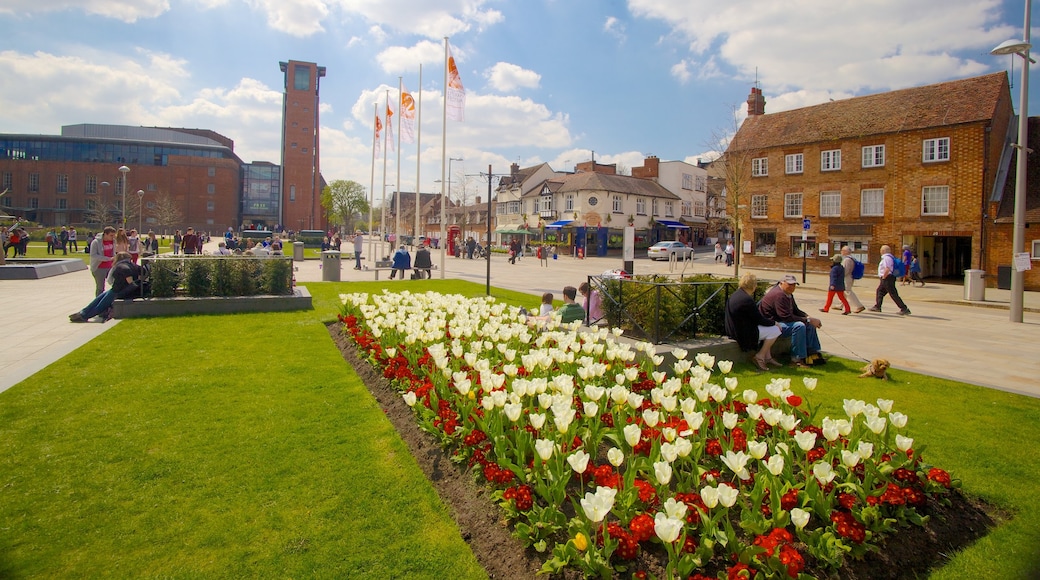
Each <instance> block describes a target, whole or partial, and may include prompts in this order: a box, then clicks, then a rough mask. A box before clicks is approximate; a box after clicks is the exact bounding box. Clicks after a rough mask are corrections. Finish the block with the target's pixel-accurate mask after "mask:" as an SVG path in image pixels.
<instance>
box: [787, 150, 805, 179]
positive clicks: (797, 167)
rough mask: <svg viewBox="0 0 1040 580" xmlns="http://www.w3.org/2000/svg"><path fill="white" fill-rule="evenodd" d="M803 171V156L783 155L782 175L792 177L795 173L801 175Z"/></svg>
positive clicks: (795, 154) (799, 154) (798, 154)
mask: <svg viewBox="0 0 1040 580" xmlns="http://www.w3.org/2000/svg"><path fill="white" fill-rule="evenodd" d="M804 171H805V156H804V155H802V154H801V153H791V154H790V155H784V173H786V174H787V175H792V174H795V173H803V172H804Z"/></svg>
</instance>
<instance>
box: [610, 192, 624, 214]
mask: <svg viewBox="0 0 1040 580" xmlns="http://www.w3.org/2000/svg"><path fill="white" fill-rule="evenodd" d="M610 202H611V204H612V207H611V211H613V212H614V213H624V206H623V205H622V204H621V196H620V195H615V196H613V197H612V198H611V200H610Z"/></svg>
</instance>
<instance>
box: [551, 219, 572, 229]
mask: <svg viewBox="0 0 1040 580" xmlns="http://www.w3.org/2000/svg"><path fill="white" fill-rule="evenodd" d="M573 222H574V220H560V221H556V222H553V223H551V224H546V225H545V227H547V228H562V227H563V226H565V225H567V224H569V223H573Z"/></svg>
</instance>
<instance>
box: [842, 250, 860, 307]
mask: <svg viewBox="0 0 1040 580" xmlns="http://www.w3.org/2000/svg"><path fill="white" fill-rule="evenodd" d="M841 267H842V269H843V270H844V271H845V297H846V298H848V299H849V303H850V304H852V307H853V308H854V310H853V312H855V313H856V314H859V313H860V312H863V311H864V310H866V308H864V307H863V303H862V302H860V300H859V297H858V296H856V293H855V292H854V291H853V290H852V285H853V284H854V283H855V282H856V280H855V279H854V278H853V277H852V276H853V272H854V271H855V270H856V258H853V257H852V248H850V247H848V246H842V248H841Z"/></svg>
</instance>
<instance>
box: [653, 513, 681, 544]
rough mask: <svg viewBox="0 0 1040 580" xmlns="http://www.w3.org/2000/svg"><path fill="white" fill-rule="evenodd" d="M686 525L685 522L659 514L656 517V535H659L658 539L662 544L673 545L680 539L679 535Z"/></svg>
mask: <svg viewBox="0 0 1040 580" xmlns="http://www.w3.org/2000/svg"><path fill="white" fill-rule="evenodd" d="M685 523H686V522H685V520H681V519H678V518H670V517H668V516H667V515H665V514H662V513H658V514H656V515H654V533H655V534H657V537H658V538H660V539H661V541H662V542H664V543H666V544H671V543H672V542H674V541H675V540H677V539H679V534H680V533H682V529H683V525H684V524H685Z"/></svg>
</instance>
